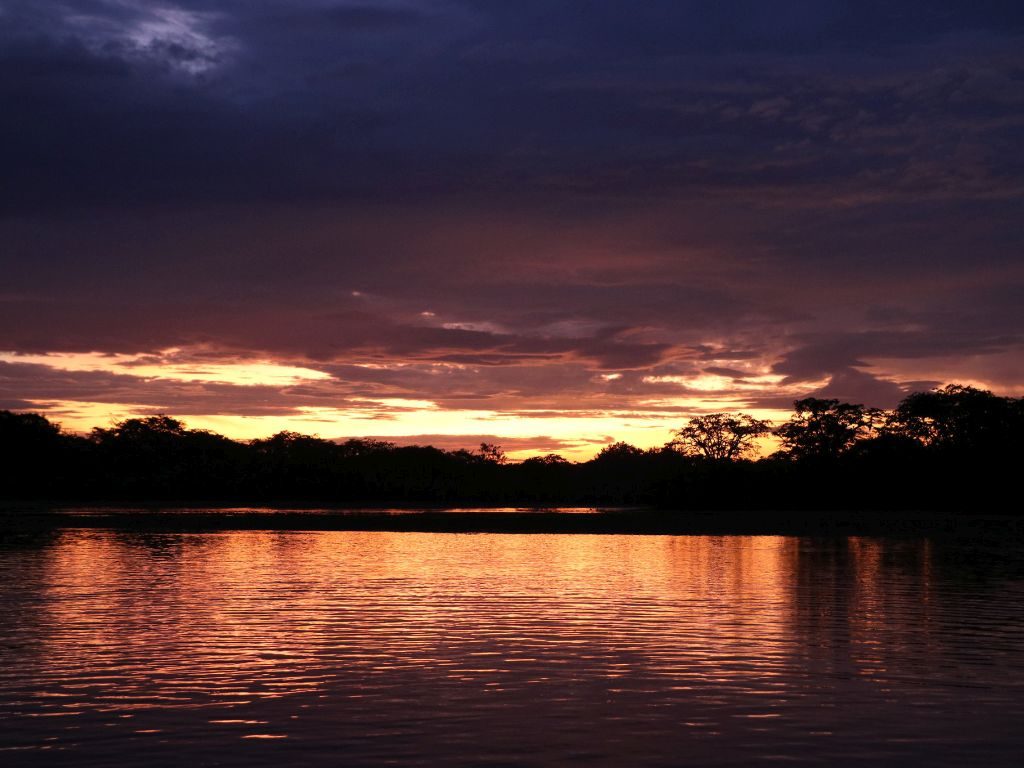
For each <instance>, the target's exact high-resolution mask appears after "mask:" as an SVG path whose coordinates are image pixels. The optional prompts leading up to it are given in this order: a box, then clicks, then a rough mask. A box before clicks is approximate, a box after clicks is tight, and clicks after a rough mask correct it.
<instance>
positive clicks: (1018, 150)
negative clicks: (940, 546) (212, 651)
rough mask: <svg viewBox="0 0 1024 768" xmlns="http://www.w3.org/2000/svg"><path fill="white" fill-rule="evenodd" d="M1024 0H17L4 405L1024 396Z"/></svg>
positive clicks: (508, 428)
mask: <svg viewBox="0 0 1024 768" xmlns="http://www.w3.org/2000/svg"><path fill="white" fill-rule="evenodd" d="M1022 51H1024V8H1022V7H1021V6H1020V4H1019V3H1008V2H997V1H995V0H992V1H988V2H977V3H970V4H968V3H963V2H953V1H952V0H946V1H944V0H934V1H933V2H919V1H915V0H911V1H910V2H906V3H898V4H894V3H882V2H874V1H873V0H867V1H866V2H863V3H856V4H851V3H845V2H842V3H841V2H833V1H832V0H820V1H815V2H811V0H781V1H780V2H777V3H763V2H754V0H749V1H748V0H741V1H740V2H736V3H710V2H703V1H697V0H673V1H672V2H669V0H651V2H645V3H642V4H638V3H627V2H595V3H589V4H585V7H584V6H583V5H581V4H579V3H575V2H551V1H550V0H545V1H544V2H541V1H540V0H523V1H522V2H517V3H507V2H497V1H496V0H495V1H493V2H492V1H491V0H486V1H485V2H477V1H474V2H469V1H468V0H452V1H451V2H444V3H436V2H416V1H415V0H409V1H406V2H400V1H399V0H395V1H394V2H374V3H369V2H344V1H341V0H337V1H335V0H316V1H315V2H314V1H313V0H310V1H309V2H295V1H294V0H293V1H286V0H269V1H268V2H262V3H247V2H216V3H214V2H210V1H209V0H187V1H186V0H179V1H178V2H168V3H161V4H158V5H154V4H151V3H144V2H135V1H134V0H66V1H64V2H60V3H57V2H46V0H33V1H32V2H23V1H18V0H14V1H12V0H3V2H0V64H2V65H3V66H2V67H0V100H2V102H0V103H2V104H3V105H4V107H5V109H4V110H3V115H2V116H0V167H3V168H4V181H3V183H2V184H0V244H2V247H0V268H2V274H3V275H4V279H3V281H2V283H0V350H3V352H2V353H0V408H10V409H16V410H32V411H39V412H43V413H46V414H48V415H50V416H52V417H53V418H55V419H57V420H58V421H61V422H62V423H64V424H65V425H67V426H68V427H70V428H74V429H82V430H84V429H88V428H89V427H91V426H94V425H101V426H102V425H105V424H107V423H109V421H110V420H111V419H116V418H123V417H125V416H129V415H136V414H150V413H161V412H162V413H169V414H173V415H176V416H180V417H181V418H183V419H184V420H185V421H186V422H187V423H188V424H189V425H191V426H195V427H208V428H212V429H217V430H218V431H221V432H224V433H226V434H229V435H231V436H235V437H255V436H264V435H266V434H269V433H271V432H273V431H276V430H279V429H294V430H297V431H301V432H316V433H319V434H320V435H322V436H324V437H332V438H333V437H345V436H355V435H370V436H380V437H386V438H388V439H397V440H400V441H402V440H413V439H420V438H425V437H429V438H430V439H431V440H432V441H434V442H437V443H438V444H440V443H444V444H445V445H446V446H454V445H457V444H459V443H460V441H461V442H463V443H465V445H466V446H468V447H471V446H472V445H473V444H474V442H479V439H483V438H487V439H488V440H491V441H496V442H504V443H505V444H507V445H508V446H512V447H513V448H514V450H515V452H516V453H515V454H514V455H519V456H525V455H528V454H529V453H531V452H542V453H545V452H548V451H557V452H561V453H563V454H565V455H566V456H570V457H573V458H582V457H585V456H589V455H591V454H592V453H593V452H594V451H595V450H597V449H598V448H599V447H600V446H601V445H603V444H605V443H606V442H607V441H608V440H610V439H613V438H614V439H625V440H628V441H630V442H634V443H636V444H637V445H643V446H647V445H657V444H660V443H662V442H664V441H665V440H667V439H668V437H669V433H670V430H671V429H673V428H676V427H678V426H680V425H681V424H682V423H683V422H685V420H686V418H687V417H688V416H691V415H694V414H697V413H706V412H709V411H716V410H744V411H747V412H750V413H753V414H756V415H760V416H762V417H768V418H782V417H783V416H784V414H785V412H786V410H787V409H788V407H789V404H790V403H791V401H792V400H793V399H795V398H797V397H802V396H806V395H811V394H817V395H823V396H829V397H838V398H841V399H847V400H851V401H855V402H863V403H866V404H868V405H875V406H891V405H893V404H894V403H895V402H897V401H898V400H899V399H900V398H901V397H902V396H903V395H904V394H905V393H906V392H908V391H910V390H913V389H924V388H928V387H931V386H934V385H936V384H940V383H947V382H953V381H955V382H960V383H965V384H975V385H978V386H983V387H987V388H991V389H994V390H995V391H997V392H999V393H1002V394H1014V395H1021V394H1024V354H1022V347H1024V310H1022V307H1024V260H1022V258H1021V254H1022V246H1024V231H1022V229H1021V226H1020V221H1022V220H1024V77H1022V76H1021V72H1024V53H1022Z"/></svg>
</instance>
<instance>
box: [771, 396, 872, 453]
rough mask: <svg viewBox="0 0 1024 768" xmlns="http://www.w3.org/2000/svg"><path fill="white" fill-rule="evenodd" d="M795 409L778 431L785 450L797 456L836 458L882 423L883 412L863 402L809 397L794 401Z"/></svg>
mask: <svg viewBox="0 0 1024 768" xmlns="http://www.w3.org/2000/svg"><path fill="white" fill-rule="evenodd" d="M793 409H794V410H795V411H796V413H795V414H793V416H792V417H790V420H789V421H788V422H786V423H785V424H783V425H782V426H780V427H778V428H777V429H776V430H775V434H776V435H778V437H779V438H780V439H781V440H782V448H783V450H784V451H785V452H786V453H787V454H788V455H790V456H791V457H793V458H796V459H810V458H818V459H827V458H835V457H837V456H840V455H842V454H843V453H845V452H846V451H848V450H850V448H852V447H853V446H854V445H855V444H856V443H857V442H858V441H859V440H862V439H864V438H865V437H867V436H869V435H870V434H871V433H872V432H873V431H874V430H875V429H877V428H878V427H879V426H880V425H881V420H882V412H881V411H880V410H878V409H876V408H865V407H864V406H863V405H859V404H856V405H855V404H851V403H843V402H840V401H839V400H824V399H821V398H816V397H808V398H804V399H803V400H797V401H795V402H794V403H793Z"/></svg>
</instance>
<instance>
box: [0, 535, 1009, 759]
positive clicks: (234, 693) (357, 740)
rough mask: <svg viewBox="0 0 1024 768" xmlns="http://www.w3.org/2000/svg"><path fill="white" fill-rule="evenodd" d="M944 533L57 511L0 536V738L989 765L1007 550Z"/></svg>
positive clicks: (112, 751)
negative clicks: (229, 523) (320, 521)
mask: <svg viewBox="0 0 1024 768" xmlns="http://www.w3.org/2000/svg"><path fill="white" fill-rule="evenodd" d="M951 546H952V545H950V544H949V543H945V544H943V543H935V542H929V541H924V540H905V541H883V540H878V539H850V540H820V541H819V540H809V539H792V538H772V537H662V536H649V537H643V536H634V537H630V536H559V535H535V536H497V535H483V534H479V535H448V534H443V535H436V534H389V533H358V532H330V533H260V532H245V533H225V534H203V535H169V534H168V535H158V534H149V535H146V534H141V535H140V534H128V533H114V532H103V531H94V532H62V533H58V534H53V535H52V537H51V538H48V539H44V540H41V541H34V542H25V543H24V546H20V547H16V546H13V545H12V546H7V547H5V548H4V549H2V550H0V576H2V580H0V584H2V587H0V612H2V614H3V621H2V624H0V626H2V627H3V629H2V630H0V662H2V663H0V720H2V722H3V723H4V724H5V727H4V729H2V731H0V749H2V750H4V764H5V765H39V764H40V763H39V760H40V759H44V758H46V753H49V752H60V753H62V754H63V757H64V758H65V759H67V758H70V759H73V760H74V762H75V764H76V765H90V764H96V765H99V764H107V761H109V760H110V759H111V758H112V756H118V759H119V763H120V764H122V765H134V764H136V762H133V761H137V763H138V764H139V765H142V764H144V763H145V764H147V765H152V764H157V765H162V764H168V765H170V764H179V765H180V764H181V760H182V759H183V758H188V759H193V760H196V761H212V760H217V761H221V762H223V763H225V764H229V765H236V764H237V765H253V764H266V765H271V764H279V762H280V761H282V760H285V761H288V760H290V761H299V760H301V761H303V762H306V763H310V764H324V765H327V764H337V763H338V760H340V759H343V760H344V762H345V764H346V765H383V764H385V762H386V761H389V760H390V761H394V762H389V763H388V764H398V765H421V764H427V763H428V762H429V763H431V764H435V765H436V764H444V765H467V766H468V765H481V764H492V763H493V764H510V763H512V764H517V765H526V766H529V765H552V764H562V763H564V762H565V761H567V760H573V759H576V760H585V761H588V762H591V763H595V764H601V765H621V764H623V762H624V761H625V762H628V763H629V764H636V765H678V764H680V761H682V762H691V761H692V762H696V763H699V764H720V765H740V764H745V763H746V764H749V762H750V761H751V760H753V759H766V758H768V757H772V758H775V759H779V760H784V761H786V760H797V759H800V760H805V761H806V760H810V761H812V762H817V763H819V764H823V765H824V764H832V765H835V764H843V765H845V764H853V763H856V762H858V761H860V762H863V761H865V760H870V761H873V762H875V763H876V764H877V763H880V762H883V763H886V764H899V763H903V764H910V762H913V761H916V764H922V761H924V762H925V763H927V764H931V765H956V764H959V765H962V764H964V760H965V759H966V756H968V755H970V756H971V759H972V760H984V761H985V762H986V764H990V765H997V766H999V765H1011V764H1014V761H1015V760H1016V759H1017V757H1018V756H1019V747H1020V740H1019V739H1020V737H1019V729H1018V727H1017V725H1018V724H1019V721H1020V718H1021V716H1022V714H1024V712H1022V710H1021V706H1022V704H1021V697H1020V695H1019V693H1020V692H1019V682H1015V681H1019V680H1020V679H1021V672H1022V671H1024V625H1022V624H1021V621H1020V608H1021V606H1022V605H1024V592H1022V590H1021V583H1022V581H1021V568H1022V564H1021V562H1020V559H1019V557H1018V556H1015V555H1013V554H1012V553H1011V552H1009V551H1007V550H1005V548H1000V547H997V546H994V545H993V547H992V548H991V549H989V550H985V551H982V545H980V544H977V543H975V544H973V545H970V546H969V547H967V549H970V552H969V553H967V552H966V551H964V550H963V545H958V547H960V549H953V550H951V549H950V547H951ZM965 554H970V555H971V556H972V557H974V559H973V560H971V562H979V560H978V559H977V557H975V556H978V555H981V556H983V558H982V559H983V560H984V561H985V564H984V565H981V566H971V567H970V568H969V569H968V568H966V566H964V562H967V561H966V560H965V559H964V557H963V556H964V555H965ZM270 742H273V743H272V744H270ZM40 750H42V752H40Z"/></svg>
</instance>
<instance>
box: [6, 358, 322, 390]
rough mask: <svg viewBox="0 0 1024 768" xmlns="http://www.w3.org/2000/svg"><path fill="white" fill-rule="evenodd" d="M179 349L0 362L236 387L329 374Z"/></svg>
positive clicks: (279, 383)
mask: <svg viewBox="0 0 1024 768" xmlns="http://www.w3.org/2000/svg"><path fill="white" fill-rule="evenodd" d="M176 352H178V350H165V351H164V352H163V353H162V354H161V356H159V357H156V358H154V357H153V356H148V355H104V354H99V353H96V352H88V353H80V352H58V353H50V354H45V355H17V354H14V353H12V352H0V362H5V363H24V364H35V365H45V366H49V367H50V368H55V369H56V370H58V371H81V372H106V373H118V374H123V375H125V376H137V377H139V378H141V379H165V380H169V381H196V382H208V383H216V384H234V385H235V386H242V387H244V386H260V385H264V386H287V385H289V384H298V383H300V382H303V381H323V380H325V379H329V378H331V376H330V374H328V373H324V372H323V371H315V370H313V369H312V368H301V367H298V366H292V365H281V364H279V363H274V362H270V361H254V362H248V361H247V362H238V363H209V362H199V361H181V362H178V361H175V359H174V353H176Z"/></svg>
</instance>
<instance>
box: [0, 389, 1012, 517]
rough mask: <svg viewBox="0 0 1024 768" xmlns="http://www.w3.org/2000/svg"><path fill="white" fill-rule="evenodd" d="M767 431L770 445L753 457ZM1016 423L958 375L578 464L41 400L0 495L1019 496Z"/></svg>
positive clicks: (741, 420) (3, 420)
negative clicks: (897, 393)
mask: <svg viewBox="0 0 1024 768" xmlns="http://www.w3.org/2000/svg"><path fill="white" fill-rule="evenodd" d="M768 434H774V435H775V436H776V437H777V438H778V441H779V443H780V445H781V448H780V450H779V451H777V452H775V453H773V454H772V455H770V456H767V457H764V458H761V459H758V460H752V459H751V455H752V454H753V452H754V448H755V445H756V441H757V440H758V439H760V438H762V437H765V436H767V435H768ZM1022 437H1024V399H1021V398H1010V397H1001V396H997V395H995V394H993V393H991V392H988V391H985V390H980V389H975V388H973V387H968V386H959V385H950V386H947V387H944V388H943V389H939V390H934V391H931V392H918V393H914V394H912V395H910V396H908V397H907V398H906V399H904V400H903V401H902V402H901V403H900V404H899V405H898V406H897V407H896V408H895V409H893V410H891V411H883V410H879V409H873V408H866V407H864V406H862V405H856V404H851V403H843V402H840V401H838V400H830V399H820V398H806V399H803V400H798V401H796V402H795V403H794V413H793V415H792V417H791V418H790V419H789V421H787V422H785V423H784V424H781V425H778V426H775V427H773V426H772V425H771V424H769V423H768V422H765V421H761V420H758V419H754V418H752V417H750V416H747V415H745V414H710V415H707V416H702V417H699V418H696V419H693V420H691V421H690V422H688V423H687V424H686V425H685V426H684V427H682V428H681V429H679V430H678V431H676V432H675V438H674V439H673V440H672V441H671V442H669V443H667V444H666V445H664V446H662V447H660V448H651V449H646V450H644V449H640V448H637V447H635V446H632V445H629V444H627V443H623V442H618V443H614V444H611V445H608V446H607V447H605V448H604V449H603V450H602V451H601V452H600V453H599V454H598V455H597V456H595V457H594V458H593V459H591V460H589V461H586V462H581V463H572V462H569V461H566V460H565V459H564V458H562V457H560V456H558V455H555V454H551V455H548V456H543V457H536V458H530V459H527V460H525V461H521V462H509V461H506V459H505V456H504V454H503V452H502V451H501V449H500V447H498V446H495V445H490V444H483V445H481V447H480V449H479V450H476V451H467V450H455V451H451V450H447V451H446V450H441V449H438V448H433V447H430V446H396V445H394V444H392V443H388V442H383V441H379V440H370V439H351V440H347V441H344V442H332V441H329V440H324V439H321V438H319V437H311V436H307V435H301V434H297V433H294V432H280V433H278V434H276V435H273V436H272V437H268V438H266V439H260V440H252V441H249V442H239V441H236V440H231V439H229V438H227V437H224V436H222V435H219V434H216V433H214V432H209V431H206V430H197V429H187V428H186V426H185V425H184V424H183V423H182V422H181V421H179V420H178V419H175V418H171V417H169V416H152V417H148V418H135V419H127V420H125V421H121V422H118V423H117V424H115V425H113V426H112V427H110V428H105V429H104V428H97V429H94V430H93V431H92V432H91V433H90V434H89V435H87V436H81V435H75V434H70V433H68V432H65V431H63V430H62V429H61V428H60V426H59V425H57V424H55V423H53V422H51V421H49V420H48V419H46V418H45V417H44V416H41V415H39V414H34V413H14V412H10V411H0V449H2V456H3V469H4V472H3V475H4V477H3V484H2V488H0V497H2V498H5V499H7V500H20V501H29V500H46V501H60V500H67V501H108V502H117V501H133V502H141V501H179V502H202V503H259V504H273V503H310V504H325V505H369V506H377V505H391V504H394V505H403V504H404V505H440V506H443V505H458V504H481V505H499V504H515V505H570V504H599V505H601V504H603V505H633V504H638V505H656V506H664V507H673V508H679V509H736V510H756V509H808V510H810V509H823V510H824V509H851V510H855V509H932V508H934V509H951V508H956V509H961V510H963V511H964V512H971V511H974V510H985V511H992V509H991V506H992V505H993V504H996V505H999V508H1000V511H1015V507H1016V498H1017V488H1018V481H1017V472H1018V471H1019V470H1020V458H1021V449H1020V446H1021V440H1022ZM1007 499H1008V500H1009V501H1007Z"/></svg>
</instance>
